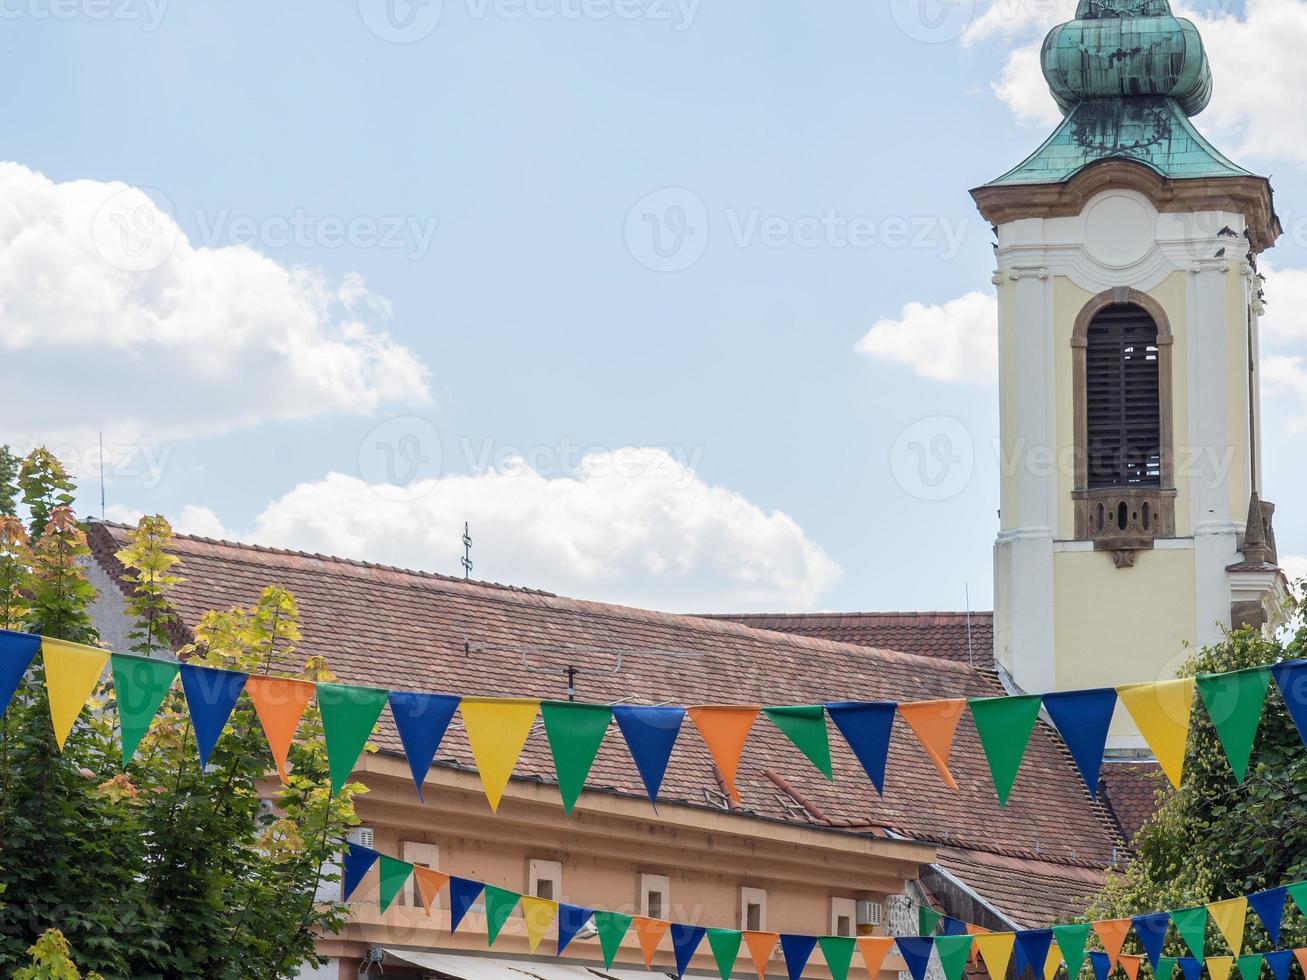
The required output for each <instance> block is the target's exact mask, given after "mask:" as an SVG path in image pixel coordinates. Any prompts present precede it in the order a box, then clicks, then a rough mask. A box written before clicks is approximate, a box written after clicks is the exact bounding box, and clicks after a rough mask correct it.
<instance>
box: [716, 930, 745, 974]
mask: <svg viewBox="0 0 1307 980" xmlns="http://www.w3.org/2000/svg"><path fill="white" fill-rule="evenodd" d="M741 939H743V936H741V935H740V930H738V929H709V930H708V948H709V949H711V950H712V958H713V962H714V963H716V964H717V974H718V976H720V977H721V978H722V980H731V973H732V972H733V971H734V970H735V960H736V958H737V957H739V955H740V940H741Z"/></svg>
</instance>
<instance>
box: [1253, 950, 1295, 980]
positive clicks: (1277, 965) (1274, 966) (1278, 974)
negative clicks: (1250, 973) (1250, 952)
mask: <svg viewBox="0 0 1307 980" xmlns="http://www.w3.org/2000/svg"><path fill="white" fill-rule="evenodd" d="M1262 958H1263V959H1265V960H1266V965H1267V966H1269V967H1270V968H1271V976H1273V977H1274V978H1275V980H1289V964H1290V963H1292V962H1293V953H1292V952H1290V951H1289V950H1287V949H1277V950H1276V951H1275V952H1273V953H1266V954H1265V955H1264V956H1263V957H1262ZM1246 980H1253V978H1246Z"/></svg>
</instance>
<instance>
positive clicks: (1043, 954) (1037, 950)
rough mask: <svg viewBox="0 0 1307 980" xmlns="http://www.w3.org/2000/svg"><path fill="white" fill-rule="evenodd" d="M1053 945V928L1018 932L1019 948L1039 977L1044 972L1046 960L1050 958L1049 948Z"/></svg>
mask: <svg viewBox="0 0 1307 980" xmlns="http://www.w3.org/2000/svg"><path fill="white" fill-rule="evenodd" d="M1052 945H1053V930H1052V929H1025V930H1022V931H1021V932H1018V933H1017V948H1018V949H1020V950H1021V953H1022V955H1023V956H1025V958H1026V962H1027V963H1029V964H1030V969H1032V970H1034V971H1035V976H1037V977H1038V976H1041V975H1042V974H1043V972H1044V961H1045V960H1047V959H1048V950H1049V947H1050V946H1052Z"/></svg>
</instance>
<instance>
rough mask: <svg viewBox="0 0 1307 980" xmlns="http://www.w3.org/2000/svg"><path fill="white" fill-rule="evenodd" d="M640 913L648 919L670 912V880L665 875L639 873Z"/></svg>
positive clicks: (659, 917) (663, 917)
mask: <svg viewBox="0 0 1307 980" xmlns="http://www.w3.org/2000/svg"><path fill="white" fill-rule="evenodd" d="M640 914H641V915H643V916H645V917H646V918H649V919H665V918H667V916H668V915H670V914H671V881H670V880H669V879H668V877H667V876H666V875H649V874H642V875H640Z"/></svg>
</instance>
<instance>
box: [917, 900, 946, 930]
mask: <svg viewBox="0 0 1307 980" xmlns="http://www.w3.org/2000/svg"><path fill="white" fill-rule="evenodd" d="M943 918H944V915H943V913H941V912H936V911H935V910H934V909H932V908H931V907H930V906H929V905H918V906H917V928H918V929H919V930H921V934H922V935H923V936H930V935H933V934H934V932H935V928H936V927H937V926H938V925H939V923H940V920H941V919H943Z"/></svg>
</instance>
